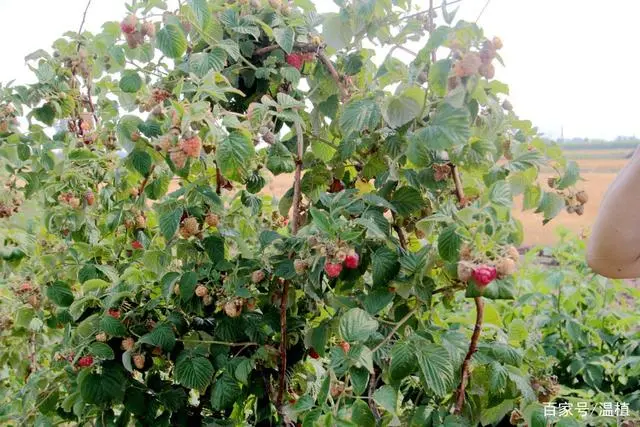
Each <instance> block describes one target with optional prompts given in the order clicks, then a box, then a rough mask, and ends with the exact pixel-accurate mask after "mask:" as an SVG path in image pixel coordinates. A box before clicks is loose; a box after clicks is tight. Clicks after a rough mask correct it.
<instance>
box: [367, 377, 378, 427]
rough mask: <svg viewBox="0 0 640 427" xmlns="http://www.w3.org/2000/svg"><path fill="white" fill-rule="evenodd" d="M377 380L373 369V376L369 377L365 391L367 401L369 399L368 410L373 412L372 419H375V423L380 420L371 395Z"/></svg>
mask: <svg viewBox="0 0 640 427" xmlns="http://www.w3.org/2000/svg"><path fill="white" fill-rule="evenodd" d="M377 382H378V379H377V378H376V369H375V368H373V374H371V376H370V377H369V390H368V391H367V399H369V408H370V409H371V412H373V415H374V417H376V421H377V420H379V419H380V412H378V408H377V407H376V402H375V401H374V400H373V393H374V392H375V390H376V384H377Z"/></svg>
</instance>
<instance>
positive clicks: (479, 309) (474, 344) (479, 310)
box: [454, 297, 484, 414]
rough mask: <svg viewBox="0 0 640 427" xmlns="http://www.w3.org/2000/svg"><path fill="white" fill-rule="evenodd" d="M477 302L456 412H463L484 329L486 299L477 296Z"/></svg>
mask: <svg viewBox="0 0 640 427" xmlns="http://www.w3.org/2000/svg"><path fill="white" fill-rule="evenodd" d="M474 301H475V303H476V325H475V327H474V328H473V335H471V343H470V344H469V351H468V352H467V355H466V356H465V358H464V361H463V362H462V368H461V372H460V385H459V386H458V390H457V391H456V393H457V398H456V406H455V411H454V413H455V414H460V413H461V412H462V406H463V405H464V395H465V389H466V388H467V383H468V382H469V363H470V361H471V357H472V356H473V353H475V352H476V350H477V349H478V340H479V339H480V332H481V331H482V321H483V319H484V301H483V299H482V297H475V298H474Z"/></svg>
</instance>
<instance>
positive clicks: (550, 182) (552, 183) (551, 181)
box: [547, 177, 558, 188]
mask: <svg viewBox="0 0 640 427" xmlns="http://www.w3.org/2000/svg"><path fill="white" fill-rule="evenodd" d="M557 183H558V178H554V177H551V178H548V179H547V185H548V186H549V187H550V188H555V186H556V184H557Z"/></svg>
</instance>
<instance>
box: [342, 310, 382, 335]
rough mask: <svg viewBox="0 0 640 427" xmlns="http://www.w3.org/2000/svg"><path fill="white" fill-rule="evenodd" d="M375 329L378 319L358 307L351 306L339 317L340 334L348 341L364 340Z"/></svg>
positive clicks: (376, 328)
mask: <svg viewBox="0 0 640 427" xmlns="http://www.w3.org/2000/svg"><path fill="white" fill-rule="evenodd" d="M377 330H378V321H377V320H375V319H374V318H373V317H371V315H370V314H369V313H367V312H366V311H364V310H362V309H360V308H352V309H351V310H349V311H347V312H346V313H345V314H344V315H343V316H342V317H341V318H340V335H342V338H344V339H345V340H346V341H348V342H356V341H358V342H365V341H366V340H367V339H369V337H370V336H371V334H373V333H374V332H375V331H377Z"/></svg>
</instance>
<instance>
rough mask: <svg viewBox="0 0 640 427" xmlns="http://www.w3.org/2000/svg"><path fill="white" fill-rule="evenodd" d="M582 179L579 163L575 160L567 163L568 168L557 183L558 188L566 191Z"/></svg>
mask: <svg viewBox="0 0 640 427" xmlns="http://www.w3.org/2000/svg"><path fill="white" fill-rule="evenodd" d="M579 177H580V168H579V167H578V163H576V162H575V161H574V160H571V161H569V162H568V163H567V166H566V168H565V171H564V175H562V178H560V180H559V181H558V182H557V184H556V188H557V189H558V190H564V189H565V188H568V187H571V186H572V185H574V184H575V183H576V182H578V178H579Z"/></svg>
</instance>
